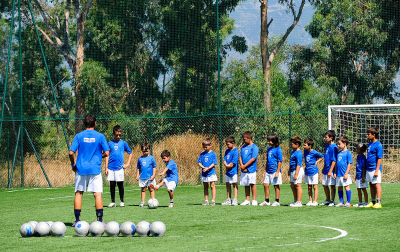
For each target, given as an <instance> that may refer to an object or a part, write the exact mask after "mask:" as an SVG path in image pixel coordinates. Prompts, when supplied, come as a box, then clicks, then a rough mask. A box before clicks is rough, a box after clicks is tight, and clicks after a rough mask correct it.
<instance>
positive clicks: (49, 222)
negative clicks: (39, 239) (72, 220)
mask: <svg viewBox="0 0 400 252" xmlns="http://www.w3.org/2000/svg"><path fill="white" fill-rule="evenodd" d="M53 223H54V222H52V221H48V222H47V224H49V226H50V229H51V225H53Z"/></svg>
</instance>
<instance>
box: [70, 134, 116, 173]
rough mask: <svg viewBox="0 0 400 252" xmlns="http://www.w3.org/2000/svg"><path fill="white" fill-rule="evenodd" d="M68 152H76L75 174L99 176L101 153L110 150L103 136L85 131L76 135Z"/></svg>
mask: <svg viewBox="0 0 400 252" xmlns="http://www.w3.org/2000/svg"><path fill="white" fill-rule="evenodd" d="M69 150H70V151H73V152H76V150H78V157H77V159H76V172H77V173H78V174H79V175H99V174H100V173H101V161H102V155H103V152H105V151H109V150H110V148H109V147H108V144H107V140H106V137H105V136H104V135H103V134H101V133H99V132H97V131H95V130H85V131H82V132H81V133H78V134H76V136H75V137H74V140H73V141H72V144H71V148H70V149H69Z"/></svg>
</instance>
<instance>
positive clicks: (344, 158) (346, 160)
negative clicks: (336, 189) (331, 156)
mask: <svg viewBox="0 0 400 252" xmlns="http://www.w3.org/2000/svg"><path fill="white" fill-rule="evenodd" d="M352 163H353V157H352V156H351V152H350V151H349V150H346V151H341V152H339V153H338V155H337V163H336V177H343V176H344V174H345V173H346V171H347V166H348V164H352ZM349 173H350V171H349Z"/></svg>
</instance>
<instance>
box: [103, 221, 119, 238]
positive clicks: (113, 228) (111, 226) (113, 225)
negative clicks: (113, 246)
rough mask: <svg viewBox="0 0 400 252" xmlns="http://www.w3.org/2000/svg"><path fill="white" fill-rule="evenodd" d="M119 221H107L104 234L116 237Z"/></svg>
mask: <svg viewBox="0 0 400 252" xmlns="http://www.w3.org/2000/svg"><path fill="white" fill-rule="evenodd" d="M119 228H120V226H119V223H118V222H116V221H110V222H109V223H107V226H106V230H105V231H106V234H107V236H110V237H117V236H118V235H119Z"/></svg>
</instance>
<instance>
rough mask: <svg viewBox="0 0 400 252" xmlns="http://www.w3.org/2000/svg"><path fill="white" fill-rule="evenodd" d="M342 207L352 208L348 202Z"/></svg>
mask: <svg viewBox="0 0 400 252" xmlns="http://www.w3.org/2000/svg"><path fill="white" fill-rule="evenodd" d="M344 207H352V206H351V204H350V203H349V202H347V203H346V204H344Z"/></svg>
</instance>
